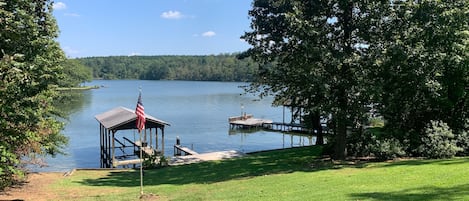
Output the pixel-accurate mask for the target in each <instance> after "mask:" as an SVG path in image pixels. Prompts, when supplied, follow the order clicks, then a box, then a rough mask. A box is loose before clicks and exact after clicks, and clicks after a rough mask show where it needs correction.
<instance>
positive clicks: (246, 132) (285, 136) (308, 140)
mask: <svg viewBox="0 0 469 201" xmlns="http://www.w3.org/2000/svg"><path fill="white" fill-rule="evenodd" d="M263 131H264V129H262V128H249V129H230V130H229V131H228V135H233V136H239V139H240V141H241V143H243V142H244V141H246V139H247V138H249V137H250V136H251V135H256V134H257V133H259V132H263ZM274 133H275V132H274ZM276 133H277V135H280V136H282V146H281V147H279V148H282V149H283V148H290V147H304V146H311V145H315V144H316V137H315V136H312V135H309V134H301V133H290V132H276Z"/></svg>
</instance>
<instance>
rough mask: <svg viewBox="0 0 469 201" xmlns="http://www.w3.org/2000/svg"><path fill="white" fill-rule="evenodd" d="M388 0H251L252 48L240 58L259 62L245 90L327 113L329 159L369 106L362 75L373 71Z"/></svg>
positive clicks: (341, 152)
mask: <svg viewBox="0 0 469 201" xmlns="http://www.w3.org/2000/svg"><path fill="white" fill-rule="evenodd" d="M388 4H389V2H388V1H373V2H369V1H300V0H295V1H275V0H256V1H254V3H253V8H252V10H250V12H249V15H250V16H251V19H252V22H251V28H252V31H250V32H247V33H245V34H244V35H243V36H242V38H243V39H244V40H246V41H247V42H248V43H249V44H251V45H252V47H251V48H250V49H249V50H248V51H247V52H245V53H244V54H243V55H242V56H246V57H250V58H252V59H254V60H255V61H257V62H260V63H261V64H264V65H261V66H260V68H259V74H258V77H257V79H256V80H255V82H254V83H253V84H252V85H251V89H250V90H251V91H259V92H261V93H263V94H270V93H273V94H275V95H276V101H277V102H280V103H284V102H286V101H290V102H291V104H292V105H293V106H297V107H302V108H304V109H305V110H306V111H309V112H311V113H319V114H320V115H322V116H329V115H331V116H332V120H333V121H331V122H330V124H331V125H332V126H331V127H330V129H331V131H333V132H332V133H334V135H335V136H336V140H334V143H335V145H336V148H335V155H334V157H335V158H341V159H343V158H345V155H346V141H347V140H346V132H347V127H353V128H357V127H358V126H359V124H362V123H363V122H362V121H363V119H362V117H363V114H364V112H365V111H366V110H365V109H364V108H365V106H366V105H367V104H369V103H370V96H371V95H370V92H369V91H368V90H367V86H369V83H370V81H369V80H367V79H366V78H367V77H368V76H369V75H368V74H369V73H370V72H371V70H372V69H373V68H375V66H374V64H373V62H370V58H373V56H374V55H373V54H372V53H374V52H373V51H371V50H373V49H372V48H375V47H374V46H375V45H378V44H375V43H376V42H377V39H376V38H375V37H373V36H375V35H378V34H379V32H380V31H381V30H380V28H381V24H380V22H381V21H380V19H381V18H382V17H384V16H382V15H383V14H385V13H386V11H387V8H388V7H389V5H388Z"/></svg>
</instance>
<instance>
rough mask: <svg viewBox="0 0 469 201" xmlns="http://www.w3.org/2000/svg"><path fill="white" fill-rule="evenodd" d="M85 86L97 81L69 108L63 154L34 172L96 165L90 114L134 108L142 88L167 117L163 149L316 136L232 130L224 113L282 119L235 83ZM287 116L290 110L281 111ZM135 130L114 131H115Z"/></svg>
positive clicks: (263, 145) (243, 147)
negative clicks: (92, 88)
mask: <svg viewBox="0 0 469 201" xmlns="http://www.w3.org/2000/svg"><path fill="white" fill-rule="evenodd" d="M87 85H91V86H93V85H98V86H102V87H101V88H100V89H94V90H89V91H84V92H83V96H81V97H80V98H79V100H76V102H75V103H74V104H71V105H68V106H65V107H64V110H65V109H66V110H71V111H72V112H71V115H70V117H69V119H68V121H67V125H66V127H65V130H64V131H63V132H64V133H65V135H67V136H68V137H69V138H70V142H69V145H68V147H67V148H66V150H65V151H66V152H67V155H65V156H63V155H60V156H57V157H55V158H47V159H46V162H47V163H48V164H49V166H48V167H44V168H40V169H35V171H69V170H71V169H73V168H99V165H100V156H99V154H100V153H99V123H98V122H97V121H96V119H95V115H97V114H101V113H103V112H106V111H108V110H111V109H113V108H115V107H119V106H123V107H127V108H129V109H132V110H133V109H135V106H136V103H137V98H138V89H139V87H141V88H142V102H143V104H144V106H145V113H146V114H149V115H152V116H154V117H156V118H158V119H161V120H163V121H166V122H168V123H170V124H171V126H169V127H167V128H165V154H166V156H172V155H173V145H174V144H175V143H176V136H179V138H180V139H181V144H182V145H183V146H187V147H192V148H193V149H194V150H195V151H196V152H199V153H206V152H212V151H225V150H238V151H242V152H253V151H261V150H269V149H279V148H287V147H293V146H304V145H311V144H314V142H315V138H313V137H308V136H300V135H291V134H284V133H280V132H270V131H263V130H260V131H254V132H247V131H232V130H230V126H229V123H228V117H230V116H238V115H240V114H241V110H242V109H241V105H243V111H244V112H246V113H248V114H253V115H254V117H255V118H265V119H271V120H273V121H278V122H282V120H283V108H282V107H272V106H271V103H272V100H273V98H272V97H267V98H264V99H259V98H258V97H257V96H254V95H251V94H244V91H243V89H241V88H239V86H243V85H246V83H240V82H196V81H140V80H96V81H93V82H91V83H87ZM285 114H286V115H285V118H286V119H285V121H286V122H289V121H290V111H289V110H286V112H285ZM132 132H134V131H118V132H117V133H116V136H119V135H120V134H121V133H122V134H121V135H129V134H130V135H132Z"/></svg>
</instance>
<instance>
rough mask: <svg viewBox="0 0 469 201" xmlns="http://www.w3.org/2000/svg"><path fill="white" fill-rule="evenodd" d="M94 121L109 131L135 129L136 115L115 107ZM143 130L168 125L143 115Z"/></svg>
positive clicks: (99, 115)
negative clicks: (144, 120)
mask: <svg viewBox="0 0 469 201" xmlns="http://www.w3.org/2000/svg"><path fill="white" fill-rule="evenodd" d="M95 118H96V120H98V122H99V123H100V124H101V125H103V126H104V127H105V128H106V129H109V130H126V129H137V123H136V121H137V115H136V114H135V111H134V110H131V109H129V108H125V107H117V108H114V109H112V110H109V111H107V112H104V113H101V114H98V115H96V116H95ZM145 119H146V122H145V128H161V127H164V126H169V125H170V124H169V123H167V122H164V121H162V120H159V119H157V118H155V117H153V116H151V115H148V114H145Z"/></svg>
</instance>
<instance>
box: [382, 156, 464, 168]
mask: <svg viewBox="0 0 469 201" xmlns="http://www.w3.org/2000/svg"><path fill="white" fill-rule="evenodd" d="M429 164H436V165H457V164H469V157H464V158H462V157H461V158H451V159H409V160H401V161H397V162H390V163H387V164H386V165H383V166H380V167H393V166H406V165H408V166H417V165H429Z"/></svg>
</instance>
